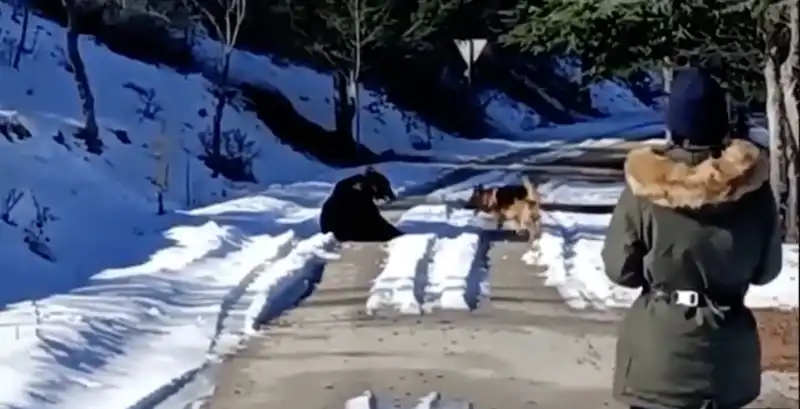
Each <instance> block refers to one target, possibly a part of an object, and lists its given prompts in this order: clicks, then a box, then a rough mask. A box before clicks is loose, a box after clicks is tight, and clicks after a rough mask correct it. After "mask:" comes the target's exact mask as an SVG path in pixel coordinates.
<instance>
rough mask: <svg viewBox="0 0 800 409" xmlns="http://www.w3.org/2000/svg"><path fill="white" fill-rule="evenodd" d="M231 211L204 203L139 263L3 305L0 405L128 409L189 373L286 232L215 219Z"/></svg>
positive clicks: (217, 336)
mask: <svg viewBox="0 0 800 409" xmlns="http://www.w3.org/2000/svg"><path fill="white" fill-rule="evenodd" d="M236 209H237V207H236V206H235V205H232V206H229V207H228V208H227V209H223V208H222V207H221V206H217V211H219V212H220V213H217V216H218V217H219V219H214V216H211V215H212V214H214V213H216V212H215V211H209V210H208V209H205V213H206V214H207V215H209V216H207V217H208V221H207V222H205V223H202V224H199V225H197V226H189V225H186V226H176V227H174V228H172V229H170V230H168V231H167V232H166V233H165V234H164V235H165V237H167V238H169V239H170V240H172V241H174V243H175V244H174V245H173V246H171V247H168V248H164V249H161V250H160V251H158V252H156V253H154V254H153V256H152V257H151V258H150V260H148V261H146V262H145V263H143V264H141V265H135V266H132V267H126V268H109V269H106V270H104V271H101V272H99V273H97V274H96V275H94V276H93V277H92V278H91V279H90V281H89V282H88V284H87V285H85V286H82V287H80V288H76V289H75V290H73V291H72V292H70V293H68V294H56V295H52V296H49V297H47V298H44V299H40V300H36V301H30V302H21V303H18V304H14V305H11V306H9V308H8V309H7V310H4V311H2V312H0V322H1V323H2V324H0V328H1V329H3V331H0V335H2V338H3V342H2V343H3V345H4V347H5V348H4V351H3V352H2V354H0V363H2V365H0V377H2V379H5V380H7V382H6V383H5V384H4V385H3V387H2V388H0V404H3V405H11V406H15V407H36V408H47V407H58V408H82V407H85V404H86V402H93V404H96V405H97V406H98V407H109V408H115V407H132V406H134V405H136V404H138V403H141V402H142V401H145V400H148V399H156V397H155V396H156V395H154V394H162V393H168V392H169V390H167V389H169V388H168V387H169V385H173V384H178V383H181V382H183V380H184V378H186V377H187V376H192V374H193V373H194V372H196V371H197V370H198V369H199V368H201V367H202V366H203V365H204V364H205V362H206V361H207V359H208V354H209V353H213V352H214V346H215V345H216V344H217V342H218V341H219V340H220V339H222V338H223V337H224V336H225V335H226V334H227V333H229V332H230V331H231V329H230V328H226V326H225V325H226V318H227V317H228V316H229V315H230V314H231V313H234V312H236V311H234V310H235V305H236V303H237V300H238V299H240V298H241V297H243V296H244V295H245V294H246V291H247V286H248V285H250V283H251V282H252V280H253V279H254V278H255V277H256V276H257V275H258V274H261V273H263V271H262V270H261V269H260V268H261V267H263V266H264V265H265V264H266V263H269V262H270V261H271V259H272V258H273V257H277V256H279V255H280V254H281V252H282V251H283V250H282V249H285V247H286V243H287V242H288V241H289V240H290V239H291V234H286V233H284V234H277V235H276V234H251V235H247V236H245V235H243V234H242V230H240V229H241V228H243V227H246V226H247V223H246V222H244V221H243V222H242V223H240V224H238V225H221V224H220V223H222V220H224V219H225V217H224V216H225V214H224V213H222V211H223V210H224V211H226V212H235V211H236ZM198 213H203V212H198ZM194 216H195V217H200V216H198V215H194ZM131 244H133V243H131ZM129 245H130V244H129ZM131 379H136V381H135V382H131ZM165 388H167V389H165Z"/></svg>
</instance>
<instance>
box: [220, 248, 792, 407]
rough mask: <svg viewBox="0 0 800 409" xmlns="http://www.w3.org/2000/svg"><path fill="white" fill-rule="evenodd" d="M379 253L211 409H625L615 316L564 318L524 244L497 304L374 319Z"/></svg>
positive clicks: (231, 371) (232, 373) (343, 263)
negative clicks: (429, 399) (372, 402)
mask: <svg viewBox="0 0 800 409" xmlns="http://www.w3.org/2000/svg"><path fill="white" fill-rule="evenodd" d="M381 246H382V244H379V243H367V244H357V245H356V244H350V245H347V246H345V247H344V248H343V249H342V257H341V259H340V260H337V261H335V262H332V263H330V264H329V265H328V266H327V268H326V271H325V278H324V280H323V282H322V284H321V285H320V286H319V287H318V289H317V291H316V292H315V293H314V295H313V296H312V297H311V298H309V299H308V300H307V301H306V302H305V303H304V304H303V305H302V306H301V307H300V308H297V309H295V310H293V311H291V312H289V313H288V314H287V315H285V316H284V317H282V318H280V319H279V320H278V322H276V323H274V325H273V326H271V327H270V328H268V329H267V330H266V332H265V334H264V335H263V336H260V337H256V338H253V339H252V340H251V342H250V344H249V345H248V346H247V348H246V349H244V350H243V351H242V352H241V353H239V354H238V355H236V356H232V357H230V358H229V359H228V360H227V361H226V362H225V363H224V364H223V365H222V367H221V368H220V370H219V372H218V386H217V389H216V392H215V394H214V396H213V397H212V398H211V400H210V402H209V403H208V407H210V408H211V409H263V408H296V409H324V408H328V409H341V408H343V404H344V402H345V401H346V400H347V399H349V398H351V397H354V396H357V395H359V394H361V393H362V392H363V391H365V390H371V391H373V392H375V393H376V394H378V395H380V396H389V397H392V398H393V399H396V402H395V403H398V404H401V405H403V406H404V407H413V404H414V403H415V402H416V401H417V399H418V398H419V397H421V396H424V395H426V394H428V393H429V392H432V391H438V392H440V393H441V394H442V395H443V396H449V397H454V398H460V399H464V400H468V401H470V402H472V403H473V408H475V409H490V408H498V409H501V408H502V409H515V408H564V409H575V408H580V407H585V408H600V407H603V408H612V409H613V408H620V409H621V408H622V406H620V405H619V404H617V403H616V402H614V401H612V400H611V397H610V395H609V391H608V383H609V380H610V376H611V370H612V359H613V345H614V330H615V325H614V323H613V322H614V321H615V320H616V318H617V315H616V314H614V313H611V312H593V313H587V312H576V311H572V310H570V309H568V308H567V307H566V306H565V305H564V304H563V302H562V301H561V299H560V297H559V295H558V293H557V292H556V291H555V290H554V289H552V288H550V287H546V286H544V285H543V282H542V279H541V278H540V277H539V275H538V273H539V272H541V271H543V269H544V268H545V267H544V266H540V267H537V268H531V267H528V266H525V265H524V264H523V263H521V262H520V257H521V255H522V254H523V252H524V251H525V250H526V248H525V244H524V243H520V242H496V243H494V245H493V246H492V247H491V249H490V250H489V252H488V257H487V258H488V266H489V269H490V275H489V277H490V278H489V280H490V284H491V293H492V297H491V300H489V301H487V302H484V303H483V305H482V306H481V307H479V308H478V310H477V311H474V312H454V311H451V312H448V311H439V312H437V313H435V314H431V315H426V316H387V315H385V314H384V315H382V316H381V315H379V316H372V317H368V316H366V314H365V313H364V300H365V294H368V292H369V285H370V280H371V279H372V278H373V277H375V276H376V275H377V274H378V272H379V271H380V268H381V262H382V258H383V256H384V251H383V250H382V248H381ZM765 398H766V399H768V400H771V402H770V403H769V404H768V405H766V406H759V407H774V408H789V407H796V403H791V402H789V401H788V400H786V399H783V398H782V397H781V396H780V395H778V394H776V393H774V392H772V393H771V394H767V395H766V396H765Z"/></svg>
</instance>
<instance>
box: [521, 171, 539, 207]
mask: <svg viewBox="0 0 800 409" xmlns="http://www.w3.org/2000/svg"><path fill="white" fill-rule="evenodd" d="M522 186H525V191H526V192H527V194H528V195H527V196H526V197H525V200H527V201H529V202H533V203H536V204H539V203H541V201H542V198H541V196H540V195H539V189H536V186H534V185H533V182H531V180H530V178H528V177H527V176H525V175H522Z"/></svg>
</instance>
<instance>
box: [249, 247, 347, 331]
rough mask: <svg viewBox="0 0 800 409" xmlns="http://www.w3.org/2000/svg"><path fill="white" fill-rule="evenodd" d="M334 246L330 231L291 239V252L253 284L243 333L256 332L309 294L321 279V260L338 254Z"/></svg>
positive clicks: (323, 260)
mask: <svg viewBox="0 0 800 409" xmlns="http://www.w3.org/2000/svg"><path fill="white" fill-rule="evenodd" d="M337 246H338V242H337V241H336V239H335V238H334V237H333V235H332V234H322V233H318V234H315V235H314V236H312V237H310V238H308V239H305V240H301V241H299V242H294V243H293V246H292V247H293V248H292V250H291V252H290V253H289V254H288V255H286V257H283V258H281V259H280V260H277V261H276V262H275V263H273V264H272V265H270V267H269V270H268V272H269V274H264V275H262V276H260V277H259V279H257V280H256V281H255V282H254V283H253V287H255V288H257V289H258V290H257V291H258V294H257V295H256V296H255V297H253V300H252V302H251V303H250V306H249V307H248V309H247V313H246V315H245V320H244V324H245V327H244V332H245V333H248V334H250V333H253V332H255V331H257V330H258V329H259V327H260V326H261V325H263V324H265V323H267V322H269V321H270V320H271V319H273V318H275V317H277V316H278V315H280V314H281V313H283V312H284V311H285V310H288V309H290V308H292V307H294V306H296V305H297V303H298V302H300V301H302V300H303V299H305V298H306V297H307V296H308V295H310V294H311V292H313V289H314V286H315V285H316V284H317V283H319V281H320V280H321V279H322V275H321V274H322V268H323V267H324V265H325V263H327V262H328V261H331V260H335V259H336V258H337V257H338V254H337V253H334V251H335V250H336V248H337Z"/></svg>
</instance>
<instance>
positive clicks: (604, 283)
mask: <svg viewBox="0 0 800 409" xmlns="http://www.w3.org/2000/svg"><path fill="white" fill-rule="evenodd" d="M583 189H586V187H583ZM589 196H590V197H596V193H591V194H590V195H589ZM587 200H588V199H587ZM544 219H545V223H546V224H548V223H549V224H551V225H552V226H554V227H555V228H554V229H553V231H554V232H555V233H545V234H544V235H543V237H542V239H541V242H540V248H541V253H542V258H541V263H542V264H545V265H547V266H548V269H547V272H546V273H545V277H546V284H547V285H549V286H553V287H556V289H557V290H558V291H559V293H560V294H561V295H562V297H564V299H565V302H566V303H567V304H568V305H570V306H571V307H573V308H577V309H583V308H588V307H592V308H597V309H605V308H626V307H629V306H630V305H631V304H632V303H633V301H635V300H636V298H637V297H638V295H639V290H637V289H629V288H624V287H620V286H618V285H616V284H614V283H612V282H611V281H610V280H609V279H608V278H607V277H606V275H605V271H604V270H603V269H604V267H603V262H602V259H601V250H602V247H603V240H604V232H603V231H604V230H605V228H606V226H607V225H608V222H609V220H610V216H609V215H598V214H580V213H561V212H546V214H545V215H544ZM783 254H784V264H783V269H782V270H781V273H780V275H779V276H778V278H777V279H776V280H775V281H773V282H771V283H769V284H767V285H765V286H751V287H750V291H749V292H748V294H747V297H746V298H745V303H746V304H747V305H748V306H750V307H752V308H780V309H790V308H797V307H798V245H789V244H786V245H784V250H783Z"/></svg>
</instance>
